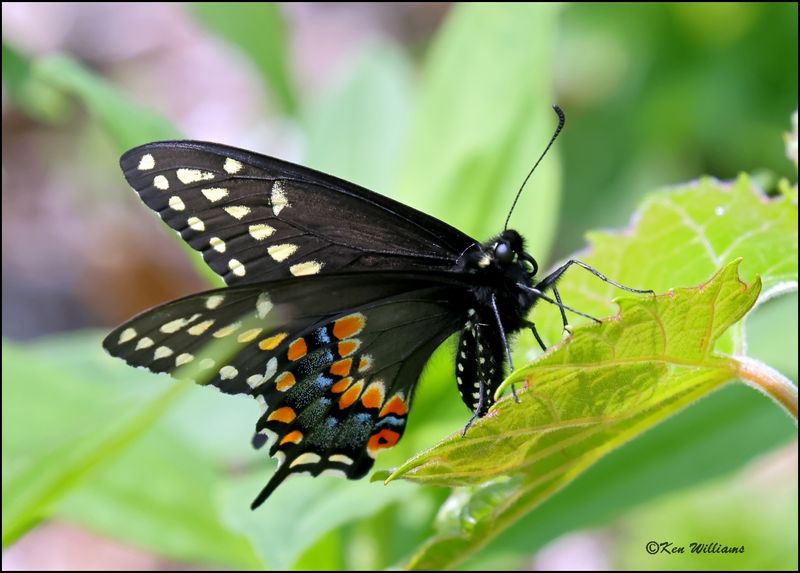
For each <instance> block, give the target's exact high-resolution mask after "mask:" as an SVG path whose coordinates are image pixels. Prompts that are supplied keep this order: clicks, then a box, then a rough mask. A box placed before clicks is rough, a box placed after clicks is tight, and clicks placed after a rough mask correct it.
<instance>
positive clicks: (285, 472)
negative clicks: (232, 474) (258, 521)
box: [250, 463, 292, 510]
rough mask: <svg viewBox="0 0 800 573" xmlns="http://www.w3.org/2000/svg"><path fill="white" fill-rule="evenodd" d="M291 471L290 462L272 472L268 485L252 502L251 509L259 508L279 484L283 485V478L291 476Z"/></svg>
mask: <svg viewBox="0 0 800 573" xmlns="http://www.w3.org/2000/svg"><path fill="white" fill-rule="evenodd" d="M291 473H292V472H291V470H290V469H289V464H288V463H283V464H281V465H280V467H279V468H278V469H277V470H276V471H275V473H274V474H272V477H271V478H270V479H269V481H268V482H267V485H265V486H264V489H262V490H261V492H260V493H259V494H258V495H257V496H256V498H255V499H254V500H253V503H251V504H250V509H252V510H255V509H258V507H259V506H260V505H261V504H262V503H264V502H265V501H267V498H268V497H269V496H270V495H272V492H273V491H275V489H276V488H277V487H278V486H279V485H281V483H283V480H285V479H286V478H287V477H289V474H291Z"/></svg>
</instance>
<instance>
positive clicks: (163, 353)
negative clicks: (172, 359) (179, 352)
mask: <svg viewBox="0 0 800 573" xmlns="http://www.w3.org/2000/svg"><path fill="white" fill-rule="evenodd" d="M167 356H172V349H171V348H167V347H166V346H159V347H158V348H156V351H155V352H154V353H153V360H158V359H160V358H166V357H167Z"/></svg>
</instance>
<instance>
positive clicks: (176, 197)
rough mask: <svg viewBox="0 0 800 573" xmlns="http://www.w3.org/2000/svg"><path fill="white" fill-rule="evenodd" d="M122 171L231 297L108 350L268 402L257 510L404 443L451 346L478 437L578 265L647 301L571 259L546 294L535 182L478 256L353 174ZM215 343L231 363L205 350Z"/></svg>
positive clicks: (134, 161) (165, 166) (131, 165)
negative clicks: (265, 465) (513, 340)
mask: <svg viewBox="0 0 800 573" xmlns="http://www.w3.org/2000/svg"><path fill="white" fill-rule="evenodd" d="M554 109H555V110H556V112H557V114H558V116H559V124H558V127H557V129H556V131H555V133H554V134H553V136H552V138H551V140H550V143H549V144H548V145H547V148H546V149H545V151H544V152H543V153H542V155H541V156H540V157H539V160H538V161H537V162H536V164H535V165H534V167H533V169H531V171H530V172H529V173H528V177H527V178H526V179H525V182H527V180H528V178H529V177H530V175H531V174H532V173H533V170H534V169H535V168H536V166H537V165H538V164H539V161H541V159H542V158H543V157H544V155H545V153H546V152H547V150H548V149H549V148H550V146H551V145H552V143H553V142H554V141H555V139H556V137H557V136H558V134H559V132H560V131H561V128H562V127H563V125H564V114H563V112H562V111H561V110H560V108H558V107H557V106H554ZM120 164H121V167H122V170H123V172H124V175H125V178H126V179H127V181H128V182H129V184H130V185H131V187H133V189H134V190H135V191H136V192H137V193H138V194H139V196H140V198H141V199H142V201H143V202H144V203H145V205H147V206H148V207H149V208H150V209H152V210H153V211H155V212H156V213H158V215H159V216H160V217H161V219H162V220H163V221H164V222H165V223H166V224H167V225H169V226H170V227H171V228H172V229H174V230H175V231H177V232H178V233H179V234H180V236H181V237H182V238H183V239H184V240H185V241H186V242H187V243H188V244H189V245H190V246H191V247H192V248H194V249H196V250H197V251H200V252H201V253H202V255H203V258H204V260H205V262H206V263H207V264H208V265H209V266H210V267H211V268H212V269H213V270H214V271H215V272H216V273H218V274H219V275H221V276H222V278H223V279H224V280H225V283H226V284H227V285H228V286H227V287H226V288H221V289H216V290H211V291H208V292H203V293H199V294H194V295H191V296H187V297H185V298H181V299H178V300H174V301H172V302H168V303H166V304H163V305H161V306H158V307H156V308H153V309H151V310H148V311H146V312H144V313H142V314H140V315H138V316H136V317H134V318H133V319H131V320H129V321H128V322H126V323H124V324H122V325H121V326H119V327H118V328H117V329H115V330H114V331H112V332H111V333H110V334H109V335H108V337H106V339H105V340H104V341H103V346H104V348H105V349H106V350H107V351H108V352H109V353H110V354H111V355H113V356H116V357H119V358H122V359H123V360H125V361H126V362H127V363H128V364H130V365H132V366H137V367H138V366H141V367H145V368H147V369H149V370H151V371H153V372H166V373H170V374H173V375H175V376H178V377H180V373H181V372H184V371H186V369H187V368H189V366H190V365H191V366H192V367H193V368H194V369H193V371H192V372H193V374H194V375H195V376H196V378H197V380H202V381H203V382H204V383H208V384H211V385H213V386H215V387H217V388H218V389H219V390H221V391H222V392H225V393H229V394H247V395H249V396H252V397H253V398H255V399H256V400H257V401H258V402H259V404H260V405H261V409H262V414H261V417H260V418H259V420H258V422H257V424H256V437H255V438H254V445H255V446H256V447H260V446H262V445H264V443H265V442H266V441H267V439H269V440H271V445H270V448H269V455H270V456H273V457H275V458H277V460H278V463H279V465H278V469H277V470H276V471H275V473H274V474H273V475H272V477H271V479H270V480H269V482H268V483H267V485H266V486H265V487H264V488H263V490H262V491H261V493H259V495H258V497H257V498H256V499H255V501H254V502H253V504H252V508H253V509H255V508H256V507H258V506H259V505H261V504H262V503H263V502H264V501H265V500H266V499H267V498H268V497H269V496H270V494H272V492H273V491H274V490H275V489H276V488H277V487H278V486H279V485H280V484H281V482H283V481H284V480H285V479H286V478H287V477H288V476H290V475H292V474H298V473H309V474H311V475H312V476H318V475H320V474H321V473H323V472H325V473H334V474H338V475H341V476H344V477H346V478H349V479H358V478H361V477H363V476H364V475H366V474H367V472H368V471H369V470H370V468H371V467H372V465H373V463H374V460H375V457H376V456H377V455H378V454H379V453H380V452H381V451H382V450H385V449H387V448H390V447H392V446H394V445H395V444H396V443H397V442H398V440H400V438H401V437H402V435H403V432H404V430H405V426H406V420H407V417H408V412H409V409H410V408H411V404H412V401H413V397H414V389H415V386H416V383H417V380H418V378H419V376H420V373H421V371H422V369H423V367H424V365H425V363H426V362H427V360H428V358H429V357H430V355H431V354H432V353H433V351H434V350H435V349H436V348H437V347H438V346H439V345H440V344H442V343H443V342H444V341H445V340H446V339H447V338H449V337H450V336H451V335H452V334H454V333H459V340H458V343H457V347H456V359H455V376H456V381H457V385H458V391H459V393H460V395H461V399H462V400H463V402H464V404H465V405H466V406H467V408H469V410H470V411H471V412H472V418H471V419H470V421H469V423H468V424H467V426H466V427H465V428H464V431H465V432H466V429H467V428H468V427H469V425H470V424H471V423H472V422H473V421H474V420H475V419H476V418H477V417H480V416H483V415H485V414H486V413H487V412H488V411H489V408H490V407H491V406H492V404H493V402H494V394H495V391H496V390H497V388H498V387H499V386H500V384H501V382H502V381H503V379H504V376H505V371H506V368H507V367H509V368H510V367H512V361H511V354H510V351H509V344H508V340H509V337H510V336H511V335H513V334H515V333H517V332H519V331H521V330H522V329H525V328H528V329H531V331H532V332H533V334H534V336H535V338H536V340H537V341H538V343H539V345H540V346H541V347H542V349H543V350H544V349H546V347H545V344H544V342H543V341H542V339H541V337H540V336H539V334H538V332H537V331H536V327H535V325H534V323H532V322H529V321H528V320H527V318H526V317H527V315H528V312H529V311H530V310H531V308H532V307H533V306H534V304H535V303H536V302H537V301H538V300H545V301H548V302H550V303H552V304H555V305H556V306H558V307H559V308H560V310H561V317H562V321H563V322H564V325H565V327H566V325H567V318H566V315H565V310H570V311H573V312H576V313H578V314H581V315H583V313H580V312H578V311H575V310H574V309H571V308H570V307H567V306H566V305H564V304H563V302H562V301H561V297H560V295H559V292H558V288H557V285H556V283H557V281H558V279H559V278H560V277H561V276H562V275H563V274H564V272H565V271H566V270H567V269H568V268H569V267H571V266H572V265H579V266H582V267H584V268H586V269H587V270H589V271H591V272H593V273H594V274H596V275H597V276H598V277H600V278H601V279H602V280H605V281H608V282H610V283H612V284H614V285H616V286H619V287H621V288H625V289H626V290H631V291H633V292H649V291H638V290H636V289H628V288H627V287H623V286H622V285H618V284H617V283H614V282H613V281H610V280H609V279H607V278H606V277H605V276H603V275H602V274H600V273H599V272H598V271H596V270H595V269H593V268H591V267H589V266H588V265H585V264H584V263H581V262H580V261H575V260H570V261H567V262H566V263H565V264H563V265H561V266H560V267H558V268H557V269H556V270H555V271H553V272H552V273H550V274H549V275H547V276H546V277H544V278H543V279H541V280H539V281H536V280H535V277H536V275H537V273H538V264H537V262H536V260H535V259H534V258H533V257H532V256H531V255H530V254H529V253H527V252H526V250H525V242H524V240H523V238H522V236H521V235H520V234H519V233H518V232H516V231H514V230H512V229H508V222H509V219H510V217H511V212H513V209H514V206H515V205H516V202H517V199H518V198H519V193H520V192H521V191H522V188H523V187H524V185H525V183H523V186H522V187H520V191H519V192H518V193H517V197H516V198H515V200H514V204H513V205H512V207H511V210H510V211H509V214H508V218H507V219H506V225H505V230H504V231H503V232H502V233H500V234H499V235H497V236H496V237H494V238H492V239H490V240H488V241H486V242H483V243H481V242H478V241H476V240H475V239H473V238H471V237H469V236H468V235H466V234H464V233H462V232H461V231H459V230H458V229H455V228H454V227H452V226H450V225H448V224H447V223H445V222H443V221H440V220H438V219H436V218H434V217H431V216H429V215H426V214H424V213H421V212H419V211H416V210H414V209H412V208H410V207H408V206H406V205H403V204H401V203H399V202H397V201H393V200H391V199H389V198H387V197H384V196H381V195H378V194H376V193H373V192H371V191H368V190H367V189H364V188H362V187H359V186H357V185H354V184H352V183H348V182H347V181H344V180H342V179H338V178H336V177H333V176H330V175H326V174H323V173H320V172H318V171H314V170H312V169H308V168H305V167H301V166H298V165H294V164H291V163H287V162H285V161H281V160H279V159H275V158H272V157H267V156H264V155H259V154H256V153H253V152H250V151H244V150H241V149H236V148H233V147H228V146H224V145H218V144H215V143H204V142H197V141H166V142H157V143H150V144H147V145H143V146H140V147H137V148H135V149H132V150H130V151H128V152H127V153H125V154H124V155H123V156H122V158H121V159H120ZM547 291H552V294H553V297H552V298H551V297H550V296H548V295H547V294H546V292H547ZM583 316H588V315H583ZM589 318H592V317H589ZM215 340H217V341H223V340H224V341H227V342H228V343H229V344H230V345H231V347H232V351H231V352H229V353H228V354H229V355H228V356H224V357H222V358H220V357H217V356H209V355H208V352H207V350H206V349H207V348H208V345H209V343H210V342H214V341H215ZM515 396H516V394H515Z"/></svg>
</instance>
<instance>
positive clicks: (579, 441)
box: [390, 262, 761, 569]
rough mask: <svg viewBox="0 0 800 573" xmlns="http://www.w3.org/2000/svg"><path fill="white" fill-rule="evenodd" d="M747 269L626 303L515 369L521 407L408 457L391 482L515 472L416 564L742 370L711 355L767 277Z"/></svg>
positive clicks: (478, 498) (509, 407) (462, 549)
mask: <svg viewBox="0 0 800 573" xmlns="http://www.w3.org/2000/svg"><path fill="white" fill-rule="evenodd" d="M738 266H739V265H738V262H736V263H733V264H730V265H728V266H727V267H725V268H724V269H723V271H721V272H720V273H719V274H718V275H717V276H715V277H714V279H712V280H711V281H709V282H708V283H706V284H704V285H701V286H700V287H698V288H696V289H681V290H676V291H673V292H670V293H668V294H666V295H661V296H658V297H657V298H655V299H649V298H647V297H645V298H640V299H624V300H622V301H620V314H619V316H618V317H616V318H615V319H613V320H611V321H608V322H605V323H603V324H601V325H597V326H592V327H585V328H579V329H577V330H576V332H575V334H574V336H573V337H572V338H571V339H569V340H568V341H567V342H565V343H564V344H563V345H562V346H561V347H559V348H558V349H556V350H555V351H553V352H552V353H550V354H548V355H547V356H545V357H544V358H543V359H542V360H540V361H538V362H536V363H534V364H531V365H529V366H527V367H526V368H523V369H522V370H519V371H517V372H516V373H514V375H512V376H511V377H510V378H509V380H508V382H513V381H517V382H519V381H520V380H527V381H528V384H529V385H530V389H528V390H522V391H520V392H519V396H520V401H521V403H520V404H515V403H514V401H513V400H512V399H510V398H506V399H504V400H501V401H500V402H498V404H497V406H496V408H495V409H494V410H493V411H492V413H491V414H490V415H489V416H486V417H484V418H482V419H481V420H479V421H478V422H476V424H475V426H474V427H473V428H471V429H470V431H469V432H468V433H467V435H466V437H461V435H460V434H454V435H453V436H451V437H450V438H448V439H446V440H444V441H443V442H442V443H440V444H439V445H438V446H436V447H434V448H433V449H431V450H429V451H427V452H424V453H422V454H420V455H418V456H416V457H415V458H412V459H411V460H409V461H408V462H407V463H406V464H404V465H403V466H401V467H400V468H399V469H398V470H397V471H396V472H395V473H394V474H393V475H392V476H391V477H390V479H396V478H398V477H402V478H404V479H411V480H414V481H420V482H426V483H433V484H439V485H449V486H453V485H477V484H481V483H484V482H486V481H487V480H489V479H491V478H494V477H499V476H508V475H512V476H517V477H515V478H513V479H512V480H510V481H501V482H499V483H495V484H492V485H490V486H488V487H486V488H483V489H481V490H479V491H478V493H477V494H476V495H474V496H472V497H471V498H470V499H469V504H468V507H467V508H466V509H465V510H464V513H463V515H464V518H467V520H466V521H464V522H462V523H461V524H460V527H459V528H457V529H456V530H455V531H453V532H450V533H445V534H443V535H442V536H441V537H439V538H435V539H434V540H432V541H431V543H430V544H429V545H428V546H426V547H424V548H423V549H422V550H421V551H420V553H419V554H418V555H417V556H416V557H415V558H414V560H413V561H412V566H413V567H415V568H422V569H424V568H429V567H441V566H452V562H451V561H449V560H450V559H452V558H454V557H456V556H458V559H461V558H463V556H465V555H466V554H468V553H469V552H471V551H475V550H476V549H477V548H478V547H481V546H483V545H484V544H485V543H486V542H488V540H489V539H491V538H492V537H494V536H496V535H497V534H498V533H500V532H501V531H502V530H503V529H505V528H507V527H508V526H509V525H511V524H512V523H513V522H515V521H516V520H518V519H519V518H520V517H521V516H523V515H524V514H525V513H527V512H529V511H530V510H531V509H533V507H535V506H537V505H538V504H540V503H541V502H542V501H543V500H544V499H546V498H547V497H549V496H550V495H552V494H553V493H554V492H555V491H556V490H558V489H560V488H561V487H563V486H564V485H565V484H566V483H568V482H569V481H571V480H572V479H574V478H575V476H576V475H578V474H579V473H581V472H582V471H583V470H585V469H586V468H587V467H588V466H589V465H591V464H592V463H593V462H594V461H596V460H597V459H599V458H600V457H602V456H603V455H604V454H605V453H606V452H608V451H610V450H611V449H613V448H615V447H617V446H618V445H620V444H622V443H624V442H626V441H628V440H630V439H631V438H633V437H634V436H636V435H638V434H640V433H642V432H644V431H645V430H646V429H648V428H650V427H652V426H653V425H655V424H656V423H657V422H659V421H660V420H662V419H664V418H666V417H667V416H669V415H671V414H673V413H674V412H676V411H678V410H680V409H682V408H683V407H685V406H686V405H688V404H690V403H692V402H694V401H695V400H697V399H698V398H700V397H702V396H703V395H706V394H707V393H709V392H710V391H712V390H714V389H715V388H717V387H719V386H720V385H722V384H723V383H725V382H727V381H729V380H732V379H735V378H736V377H738V376H739V375H740V374H739V371H738V363H737V362H736V361H733V360H731V359H728V358H724V357H721V356H717V355H714V354H713V346H714V342H715V340H716V339H717V338H718V337H719V336H720V335H721V334H722V333H723V332H724V331H725V330H726V329H728V328H729V327H730V326H731V325H733V324H734V323H736V322H737V321H738V320H740V319H741V318H742V317H743V316H744V314H745V313H746V312H747V311H748V310H749V309H750V308H751V307H752V305H753V304H754V303H755V301H756V299H757V297H758V294H759V292H760V290H761V284H760V282H759V281H755V282H754V283H753V284H752V285H751V286H749V287H748V286H746V285H744V284H743V283H741V282H740V281H739V279H738V274H737V269H738ZM488 456H491V459H492V463H491V464H487V463H486V462H485V460H486V458H487V457H488ZM464 518H462V519H464Z"/></svg>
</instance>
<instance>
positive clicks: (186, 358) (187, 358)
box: [175, 352, 194, 366]
mask: <svg viewBox="0 0 800 573" xmlns="http://www.w3.org/2000/svg"><path fill="white" fill-rule="evenodd" d="M192 360H194V356H192V355H191V354H189V353H188V352H184V353H183V354H178V356H177V357H176V358H175V366H183V365H184V364H188V363H189V362H191V361H192Z"/></svg>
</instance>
